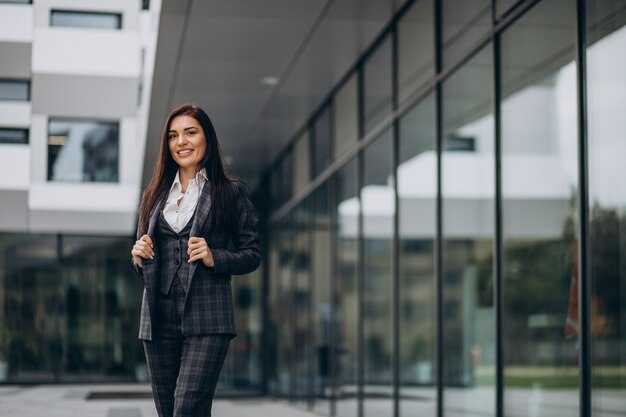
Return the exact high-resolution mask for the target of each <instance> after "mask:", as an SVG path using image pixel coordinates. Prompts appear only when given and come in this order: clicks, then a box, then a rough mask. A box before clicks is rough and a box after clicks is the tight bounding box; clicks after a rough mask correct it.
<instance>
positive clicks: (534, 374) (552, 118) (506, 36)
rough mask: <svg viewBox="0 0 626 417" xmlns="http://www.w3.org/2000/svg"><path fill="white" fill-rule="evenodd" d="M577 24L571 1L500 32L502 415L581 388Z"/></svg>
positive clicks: (543, 411)
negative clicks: (575, 320)
mask: <svg viewBox="0 0 626 417" xmlns="http://www.w3.org/2000/svg"><path fill="white" fill-rule="evenodd" d="M575 22H576V4H575V3H574V2H570V1H557V0H552V1H543V2H541V3H539V4H538V5H537V6H535V7H534V8H533V9H532V10H530V11H529V12H527V13H526V14H524V15H523V16H522V18H520V19H519V20H518V21H516V22H515V23H514V24H513V25H512V26H511V27H509V28H508V29H507V30H506V31H505V32H503V34H502V38H501V39H502V42H501V53H502V55H501V57H502V61H501V74H502V75H501V87H500V88H501V92H502V103H501V108H502V111H501V114H502V119H501V120H502V122H501V132H502V139H501V142H502V147H501V149H502V162H501V164H502V256H503V265H502V271H503V275H502V288H503V294H502V297H503V298H502V317H503V327H502V329H503V333H502V344H503V353H504V358H503V361H504V364H505V365H504V371H503V372H504V398H503V402H504V414H505V415H519V414H520V413H521V414H523V415H532V414H535V415H550V414H551V413H553V404H554V401H555V399H556V398H566V397H568V398H570V397H571V398H576V397H577V396H578V393H579V388H578V381H579V365H578V363H579V361H578V354H579V351H578V350H579V348H580V347H579V342H578V340H577V337H576V336H575V333H576V332H575V330H574V329H573V328H572V325H571V324H572V320H571V318H577V316H578V308H577V303H575V302H570V300H572V298H573V299H574V300H575V299H576V295H575V292H574V291H577V290H575V289H574V288H576V287H575V282H577V280H575V278H576V276H577V273H578V272H577V271H578V261H577V253H578V241H579V239H578V230H579V228H578V227H577V223H578V222H579V221H580V220H579V219H578V216H577V215H576V213H577V210H578V207H577V200H578V186H577V184H578V152H577V149H578V142H577V135H576V126H577V124H578V120H577V111H576V104H577V103H576V62H575V52H576V49H575V44H574V40H575V33H576V32H575V30H576V28H575V27H574V24H575ZM539 46H540V47H539ZM590 143H591V142H590ZM603 163H604V162H603ZM615 177H616V175H612V180H613V179H614V178H615ZM613 184H617V183H615V182H614V183H613ZM614 285H615V282H612V283H611V286H612V287H613V288H614V289H615V288H616V287H615V286H614ZM622 356H623V355H622ZM520 388H526V389H524V390H520ZM611 388H613V387H611ZM563 405H564V403H563ZM562 408H563V411H562V413H565V414H567V415H572V416H574V415H578V414H579V407H578V403H577V402H575V401H572V402H571V403H568V405H567V408H565V407H563V406H562ZM529 410H532V411H529ZM581 414H582V413H581Z"/></svg>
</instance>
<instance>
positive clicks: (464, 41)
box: [441, 0, 491, 68]
mask: <svg viewBox="0 0 626 417" xmlns="http://www.w3.org/2000/svg"><path fill="white" fill-rule="evenodd" d="M442 15H443V39H442V45H441V46H442V49H443V65H444V67H445V68H449V67H450V66H452V65H454V64H456V63H457V62H458V61H459V60H460V59H462V58H463V57H464V56H466V55H467V53H468V52H470V51H471V50H472V49H473V48H475V47H476V46H477V45H478V43H479V42H480V41H481V40H482V39H483V38H484V37H485V36H487V34H488V33H489V30H490V29H491V0H463V1H458V0H443V3H442Z"/></svg>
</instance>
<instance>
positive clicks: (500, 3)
mask: <svg viewBox="0 0 626 417" xmlns="http://www.w3.org/2000/svg"><path fill="white" fill-rule="evenodd" d="M520 1H521V0H496V15H497V16H496V17H497V18H501V17H502V16H503V15H504V14H505V13H507V12H508V11H509V9H511V7H513V6H514V5H516V4H517V3H519V2H520Z"/></svg>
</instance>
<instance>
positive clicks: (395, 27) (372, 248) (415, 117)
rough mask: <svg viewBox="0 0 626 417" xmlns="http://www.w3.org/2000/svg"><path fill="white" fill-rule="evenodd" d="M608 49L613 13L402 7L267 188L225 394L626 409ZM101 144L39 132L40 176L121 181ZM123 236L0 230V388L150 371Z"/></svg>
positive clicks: (374, 416) (89, 125)
mask: <svg viewBox="0 0 626 417" xmlns="http://www.w3.org/2000/svg"><path fill="white" fill-rule="evenodd" d="M625 44H626V4H625V3H624V2H623V1H608V0H581V1H574V0H536V1H522V0H495V1H489V0H472V1H463V2H459V1H454V0H441V1H437V0H409V1H408V2H407V3H406V4H405V5H404V6H401V7H400V8H399V9H398V15H396V16H395V17H394V18H393V19H392V20H391V21H390V23H389V25H388V26H387V27H386V28H385V29H384V30H383V32H382V33H381V34H380V36H379V37H377V39H376V40H375V42H374V43H373V44H372V45H370V46H369V48H368V49H367V51H365V52H364V54H363V55H362V57H361V58H360V59H359V61H358V62H357V63H355V65H354V66H353V67H352V69H351V70H350V71H351V72H350V73H348V74H345V77H343V78H342V81H341V84H340V85H337V86H335V88H334V89H333V90H332V91H333V92H332V94H331V95H330V96H329V97H327V98H325V99H324V100H323V102H322V103H320V106H319V108H317V109H315V111H314V113H312V114H311V117H310V119H309V120H307V121H306V123H304V125H303V126H302V129H300V130H299V131H298V133H297V134H296V135H294V138H293V139H292V140H291V141H290V143H289V144H288V145H287V146H286V147H285V149H284V150H283V151H282V152H281V153H280V155H279V157H278V158H277V159H276V161H275V163H274V164H272V166H271V167H270V168H269V171H268V172H267V176H266V180H264V181H262V182H261V184H262V186H261V187H260V191H261V193H260V194H261V195H264V196H271V198H270V200H271V201H268V202H267V206H268V209H269V213H267V218H266V219H264V220H266V221H267V242H266V243H267V245H266V248H265V252H266V254H267V257H266V260H267V262H266V264H264V265H263V268H262V269H260V270H259V271H257V272H255V273H254V274H251V275H250V276H246V277H238V278H236V279H234V280H233V289H234V292H233V295H234V301H235V305H236V308H237V312H236V320H237V326H238V328H239V329H240V335H239V337H238V338H237V339H235V340H234V341H233V344H232V345H231V352H230V354H229V357H228V359H227V362H226V366H225V368H224V371H223V374H222V382H221V383H222V389H224V387H226V388H232V389H234V390H235V391H236V392H250V391H254V392H265V391H266V392H268V393H269V394H270V395H273V396H275V397H279V398H286V399H289V400H290V401H292V402H293V403H294V404H296V405H297V406H298V407H301V408H307V409H311V410H315V411H316V412H317V413H319V414H320V415H327V416H338V417H365V416H367V417H379V416H380V417H398V416H402V417H408V416H437V417H443V416H449V417H460V416H468V417H469V416H493V417H496V416H510V417H517V416H531V417H539V416H553V415H554V416H568V417H569V416H582V417H591V416H594V417H596V416H601V417H609V416H619V415H624V410H626V359H625V358H626V355H625V353H624V352H625V351H626V348H625V347H626V267H625V266H624V265H626V262H625V261H626V257H625V256H624V254H625V253H626V246H625V245H624V243H623V242H624V241H626V191H625V190H626V176H625V174H624V172H626V171H625V170H624V169H623V165H624V163H623V159H624V158H626V136H625V135H626V134H625V132H626V122H625V120H626V118H624V117H623V115H624V114H625V113H626V77H625V74H626V55H625V53H624V51H626V49H625V48H624V45H625ZM118 130H119V125H118V124H117V123H109V122H95V121H94V122H92V121H76V120H66V119H50V122H49V132H50V133H49V155H50V158H49V160H50V163H49V167H48V173H49V174H48V178H49V179H50V180H61V181H117V178H118V172H117V158H118V140H119V138H118V134H117V132H118ZM2 132H3V131H0V137H2V136H1V135H2ZM100 146H102V147H100ZM72 152H74V153H75V154H72V157H71V158H69V157H67V156H65V155H64V154H65V153H68V155H69V154H70V153H72ZM76 155H80V156H79V157H78V156H76ZM70 160H71V161H72V164H73V165H71V164H70V162H68V161H70ZM76 161H80V162H79V163H78V162H76ZM131 243H132V242H130V241H129V239H127V238H125V237H122V238H114V237H80V236H65V235H34V234H31V235H17V234H3V235H0V249H1V252H0V288H2V291H3V292H2V293H1V296H0V303H1V304H0V314H1V315H0V323H2V327H1V329H2V333H0V353H1V355H0V364H2V363H3V362H2V360H1V359H2V358H4V363H5V364H6V363H8V368H7V367H6V366H5V367H4V368H3V367H2V366H0V376H1V375H3V374H2V372H1V371H2V369H8V371H6V372H5V374H4V375H5V376H4V378H5V379H6V380H8V381H12V382H26V381H35V382H37V381H60V382H65V381H78V380H81V381H84V380H92V379H93V380H96V379H98V380H102V379H105V380H145V378H146V374H145V372H146V371H145V367H142V365H143V363H144V361H143V356H142V353H141V351H140V349H138V348H139V347H140V345H138V344H137V343H136V328H135V327H136V325H137V323H136V322H137V314H138V311H137V310H138V307H139V300H138V297H139V296H140V293H139V291H140V289H141V286H140V284H139V283H138V282H137V280H136V278H135V277H134V276H133V275H132V273H131V270H130V267H129V265H128V254H127V252H128V248H129V247H130V245H131ZM94 248H96V249H98V250H92V249H94ZM121 248H123V251H122V249H121ZM264 279H266V281H265V282H264V281H263V280H264ZM265 286H267V288H266V287H265ZM263 341H265V343H263Z"/></svg>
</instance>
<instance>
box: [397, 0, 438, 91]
mask: <svg viewBox="0 0 626 417" xmlns="http://www.w3.org/2000/svg"><path fill="white" fill-rule="evenodd" d="M433 16H434V13H433V0H419V1H417V2H416V3H414V4H413V6H411V8H410V9H409V11H408V12H407V13H406V14H405V15H404V16H402V19H401V20H400V21H399V22H398V91H397V93H398V102H399V103H402V102H404V101H405V100H406V99H407V98H408V97H410V96H411V94H413V93H415V92H416V91H420V90H421V89H423V88H424V87H426V86H428V81H430V80H431V79H432V77H433V75H434V74H435V48H434V44H435V41H434V36H435V30H434V25H433Z"/></svg>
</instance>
